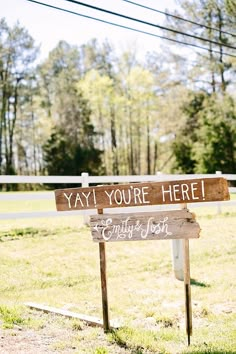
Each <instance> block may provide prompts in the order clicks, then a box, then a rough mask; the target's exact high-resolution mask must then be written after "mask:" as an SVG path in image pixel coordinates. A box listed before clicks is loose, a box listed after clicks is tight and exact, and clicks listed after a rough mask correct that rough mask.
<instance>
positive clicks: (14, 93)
mask: <svg viewBox="0 0 236 354" xmlns="http://www.w3.org/2000/svg"><path fill="white" fill-rule="evenodd" d="M181 3H182V7H183V9H185V16H186V17H187V18H190V19H192V21H198V22H199V18H200V19H201V23H205V24H207V27H206V28H205V27H197V25H196V24H191V23H187V22H186V23H185V24H184V26H183V24H182V23H181V24H180V22H179V21H178V20H174V21H171V20H170V19H168V20H167V21H166V23H167V24H168V26H169V27H170V26H172V27H173V28H175V29H176V28H178V27H179V28H181V29H182V31H184V32H188V33H193V32H195V33H197V34H198V36H202V37H205V38H208V39H211V40H214V41H217V42H218V43H220V45H218V46H217V47H216V49H217V50H214V48H215V47H213V45H212V42H209V43H208V42H207V43H206V44H205V47H206V48H208V51H203V50H199V53H198V54H196V51H192V50H190V51H188V52H186V49H184V50H183V53H181V51H180V50H179V47H178V48H176V47H175V46H173V47H171V48H170V47H169V46H168V47H167V48H168V49H166V48H164V49H163V50H162V51H161V53H160V52H155V51H153V52H149V53H147V54H146V57H145V60H142V62H141V61H140V60H138V57H137V55H136V52H135V49H134V48H130V49H129V51H126V52H123V53H122V54H120V55H119V56H117V55H116V53H115V50H114V49H113V48H112V46H111V45H110V43H109V42H104V43H99V42H98V41H97V40H96V39H93V40H91V41H90V42H88V43H86V44H84V45H82V46H73V45H70V44H69V43H67V42H65V41H60V42H59V43H58V45H57V46H56V48H54V49H53V50H52V51H51V52H50V53H49V55H48V57H47V58H46V59H45V60H44V61H43V62H42V63H40V64H37V65H36V64H35V62H36V59H37V55H38V53H39V48H37V46H36V45H35V43H34V40H33V38H32V37H31V36H30V34H29V33H28V32H27V31H26V29H24V28H22V27H21V26H20V24H16V25H15V26H14V27H13V28H10V27H9V26H8V25H7V23H6V21H5V20H4V19H2V20H0V174H24V175H38V174H49V175H79V174H81V172H89V173H91V174H94V175H95V174H107V175H109V174H110V175H119V174H154V173H156V172H157V171H158V170H161V171H163V172H181V173H198V172H199V173H214V172H215V171H216V170H221V171H223V172H224V173H236V107H235V103H236V100H235V72H236V71H235V69H236V57H234V56H227V55H226V53H228V54H230V53H231V54H232V55H235V56H236V50H234V49H230V48H226V47H225V46H224V44H228V45H231V46H233V42H234V40H235V37H234V36H233V35H231V34H229V33H230V32H232V33H233V31H234V33H236V25H235V20H234V18H235V14H236V9H235V7H234V2H231V1H223V0H211V1H210V0H202V1H200V2H199V3H198V4H196V2H195V1H193V2H191V1H182V2H181ZM176 15H178V14H177V13H176ZM181 15H182V16H183V13H181ZM213 28H214V30H213ZM181 36H182V35H178V34H175V36H174V37H173V38H176V39H179V40H180V39H181ZM221 44H222V45H221ZM184 53H188V57H186V55H184ZM194 53H195V54H194Z"/></svg>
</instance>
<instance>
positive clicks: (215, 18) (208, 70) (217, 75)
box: [167, 0, 236, 93]
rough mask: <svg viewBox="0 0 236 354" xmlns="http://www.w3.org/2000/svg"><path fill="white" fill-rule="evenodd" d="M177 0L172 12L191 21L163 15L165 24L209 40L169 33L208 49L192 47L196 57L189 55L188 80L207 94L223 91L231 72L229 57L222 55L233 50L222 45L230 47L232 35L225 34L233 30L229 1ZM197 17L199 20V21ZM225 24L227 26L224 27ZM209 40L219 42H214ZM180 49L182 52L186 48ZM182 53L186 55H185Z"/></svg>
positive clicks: (234, 27)
mask: <svg viewBox="0 0 236 354" xmlns="http://www.w3.org/2000/svg"><path fill="white" fill-rule="evenodd" d="M179 3H180V7H181V12H177V11H176V12H175V15H177V16H180V17H184V18H186V19H188V20H190V21H193V22H194V23H193V22H192V23H189V22H184V21H181V20H179V19H173V18H171V17H167V25H168V26H169V27H170V26H171V27H172V28H173V29H174V30H179V31H181V32H185V33H187V34H189V35H190V36H191V35H195V36H198V37H203V38H205V39H206V40H209V42H206V41H204V42H203V41H201V40H197V39H194V38H191V37H186V36H184V35H182V34H172V36H173V37H175V38H176V39H178V40H180V41H185V42H186V41H188V42H189V43H192V44H197V45H200V46H202V47H205V48H206V49H207V50H208V51H203V50H197V49H195V52H196V54H197V55H196V57H195V56H194V55H192V57H193V59H194V60H193V63H192V65H191V67H192V68H191V69H190V73H191V76H192V83H193V84H194V86H195V87H196V88H198V89H199V87H201V89H203V90H205V91H206V92H208V93H215V92H221V93H224V92H226V90H227V88H228V87H230V84H231V83H232V82H233V76H234V75H235V73H234V68H233V60H232V58H230V57H228V56H225V55H224V54H225V53H226V52H227V53H234V52H233V51H232V49H230V48H226V47H225V46H224V45H231V46H234V36H232V35H230V34H229V32H231V33H232V32H235V29H236V25H235V19H234V16H233V11H234V6H233V5H232V4H233V1H231V0H201V1H198V2H196V1H191V0H181V1H180V2H179ZM199 18H200V19H201V21H199ZM198 23H199V24H198ZM201 24H202V25H203V26H201ZM229 25H230V28H228V26H229ZM213 42H215V43H216V42H217V43H219V44H218V45H216V44H214V43H213ZM183 52H184V53H186V51H183ZM217 52H218V53H217ZM186 55H188V56H189V54H186Z"/></svg>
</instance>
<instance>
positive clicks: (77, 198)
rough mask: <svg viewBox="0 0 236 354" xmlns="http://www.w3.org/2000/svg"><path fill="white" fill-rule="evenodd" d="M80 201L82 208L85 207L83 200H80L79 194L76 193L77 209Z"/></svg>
mask: <svg viewBox="0 0 236 354" xmlns="http://www.w3.org/2000/svg"><path fill="white" fill-rule="evenodd" d="M78 201H79V202H80V205H81V206H82V207H84V204H83V202H82V200H81V198H80V195H79V193H76V198H75V205H74V207H75V208H76V207H77V203H78Z"/></svg>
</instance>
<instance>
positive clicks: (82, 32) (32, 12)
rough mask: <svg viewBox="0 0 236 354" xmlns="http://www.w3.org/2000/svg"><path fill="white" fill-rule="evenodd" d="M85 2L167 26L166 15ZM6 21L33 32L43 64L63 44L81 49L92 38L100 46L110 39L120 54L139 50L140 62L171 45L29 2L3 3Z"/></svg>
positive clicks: (114, 0)
mask: <svg viewBox="0 0 236 354" xmlns="http://www.w3.org/2000/svg"><path fill="white" fill-rule="evenodd" d="M38 1H39V2H43V3H47V4H50V5H53V6H57V7H63V8H65V9H68V10H70V11H75V12H78V13H80V14H83V15H88V16H92V17H99V18H100V19H103V20H105V21H111V22H116V23H119V24H121V25H124V26H130V27H134V28H137V29H141V30H143V31H148V32H154V33H156V34H159V35H162V34H163V33H162V32H161V31H160V30H158V29H154V28H151V27H150V26H146V25H140V24H138V23H135V22H133V21H128V20H124V19H122V18H118V17H117V16H111V15H108V14H105V13H102V12H98V11H95V10H92V9H88V8H86V7H83V6H79V5H76V4H72V3H70V2H69V1H66V0H38ZM134 1H135V2H136V3H139V4H143V5H145V6H149V7H152V8H155V9H158V10H161V11H165V10H166V9H168V11H169V12H173V11H174V10H175V9H176V8H177V5H176V3H175V0H134ZM82 2H84V3H88V4H90V5H93V6H97V7H100V8H105V9H106V10H110V11H114V12H118V13H122V14H124V15H126V16H131V17H136V18H138V19H142V20H145V21H148V22H154V23H156V24H163V21H164V20H165V16H164V15H161V14H158V13H156V12H154V11H150V10H145V9H143V8H140V7H138V6H135V5H134V4H130V3H127V2H125V1H124V0H82ZM2 17H5V19H6V21H7V23H8V25H9V26H13V25H14V24H15V23H16V22H17V21H19V23H20V25H21V26H23V27H25V28H26V29H27V30H28V31H29V34H30V35H31V36H32V37H33V38H34V40H35V42H36V44H37V45H39V44H40V48H41V50H40V60H43V59H44V58H46V57H47V55H48V53H49V51H50V50H52V49H53V48H55V47H56V45H57V43H58V42H59V41H60V40H65V41H67V42H68V43H70V44H73V45H81V44H84V43H87V42H88V41H89V40H90V39H92V38H97V39H98V40H99V41H100V42H102V41H104V40H105V39H108V40H109V42H111V43H112V44H113V46H114V47H115V49H116V50H117V51H118V52H119V51H124V50H127V49H129V48H130V47H132V48H135V49H136V51H137V55H138V56H140V58H142V57H144V56H145V53H146V52H147V51H153V50H156V51H158V50H160V44H165V45H168V42H167V41H164V40H159V39H158V38H155V37H151V36H147V35H144V34H140V33H137V32H133V31H130V30H127V29H122V28H118V27H115V26H111V25H108V24H104V23H101V22H97V21H94V20H90V19H86V18H83V17H80V16H75V15H72V14H69V13H65V12H62V11H58V10H55V9H50V8H48V7H44V6H42V5H38V4H35V3H30V2H29V1H27V0H0V18H2Z"/></svg>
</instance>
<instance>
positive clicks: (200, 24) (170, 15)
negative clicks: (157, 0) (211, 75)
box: [123, 0, 236, 37]
mask: <svg viewBox="0 0 236 354" xmlns="http://www.w3.org/2000/svg"><path fill="white" fill-rule="evenodd" d="M123 1H125V2H127V3H130V4H133V5H135V6H139V7H142V8H144V9H147V10H151V11H154V12H158V13H160V14H162V15H166V16H169V17H173V18H175V19H177V20H181V21H184V22H188V23H191V24H192V25H196V26H198V27H204V28H207V29H209V30H212V31H217V32H219V31H220V30H219V28H216V27H211V26H207V25H204V24H203V23H198V22H194V21H192V20H188V19H186V18H183V17H181V16H177V15H173V14H170V13H168V12H166V11H160V10H157V9H154V8H152V7H149V6H146V5H142V4H138V3H137V2H134V1H130V0H123ZM220 32H221V33H224V34H228V35H230V36H233V37H236V34H235V33H231V32H227V31H223V30H221V31H220Z"/></svg>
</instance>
